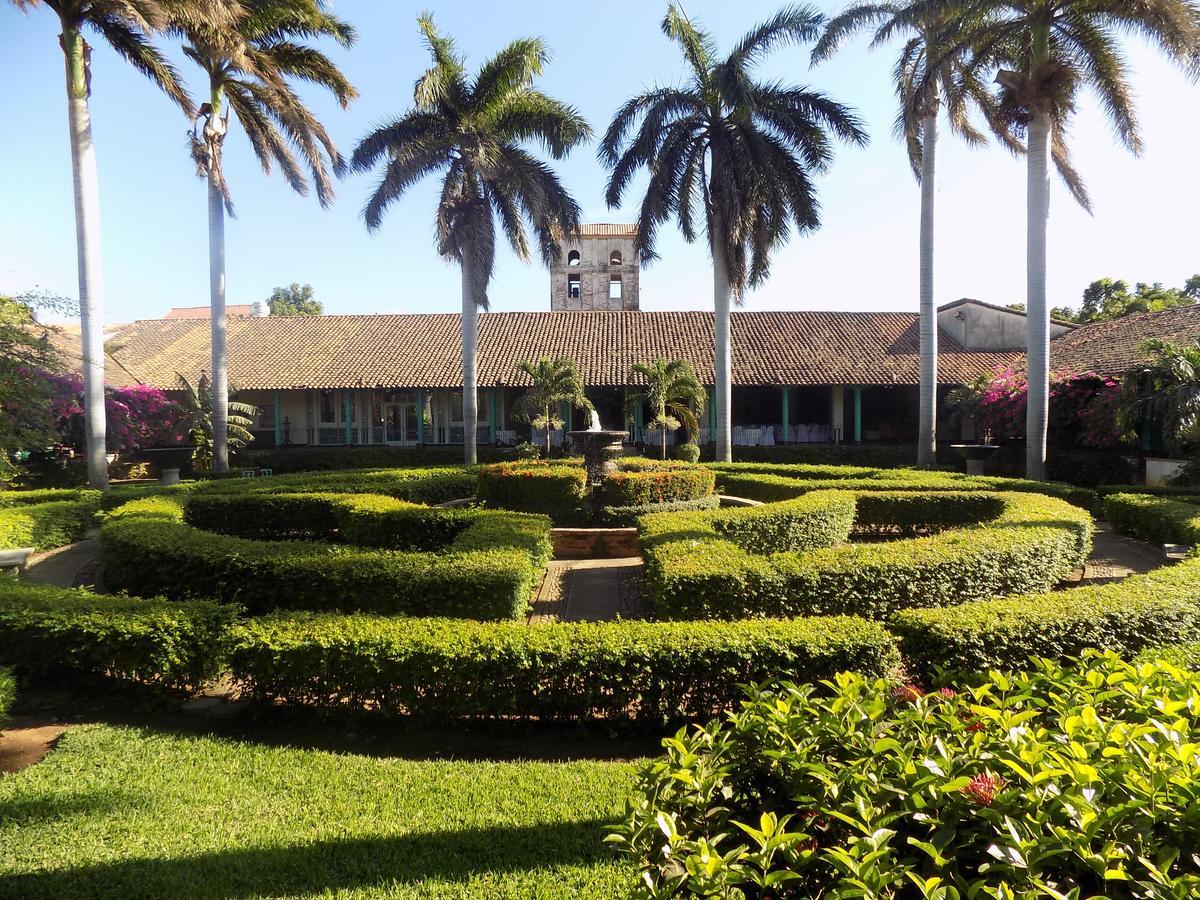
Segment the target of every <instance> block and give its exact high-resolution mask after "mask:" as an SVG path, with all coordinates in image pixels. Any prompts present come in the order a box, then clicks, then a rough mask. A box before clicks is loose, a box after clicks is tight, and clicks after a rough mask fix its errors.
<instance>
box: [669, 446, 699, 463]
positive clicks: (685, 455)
mask: <svg viewBox="0 0 1200 900" xmlns="http://www.w3.org/2000/svg"><path fill="white" fill-rule="evenodd" d="M671 458H672V459H677V460H679V461H680V462H687V463H698V462H700V445H699V444H693V443H692V442H691V441H688V442H687V443H684V444H679V445H677V446H676V447H674V448H673V449H672V450H671Z"/></svg>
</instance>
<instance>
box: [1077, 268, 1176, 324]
mask: <svg viewBox="0 0 1200 900" xmlns="http://www.w3.org/2000/svg"><path fill="white" fill-rule="evenodd" d="M1197 280H1198V276H1195V275H1193V276H1192V277H1191V278H1189V279H1188V282H1187V285H1185V286H1184V287H1183V288H1168V287H1163V285H1162V284H1161V283H1159V282H1155V283H1154V284H1145V283H1144V282H1140V281H1139V282H1138V283H1137V285H1136V287H1135V288H1134V289H1133V290H1132V291H1131V290H1130V289H1129V283H1128V282H1126V281H1122V280H1119V279H1118V280H1115V281H1114V280H1113V279H1112V278H1098V279H1097V280H1095V281H1093V282H1092V283H1091V284H1089V285H1088V286H1087V287H1086V288H1084V291H1083V305H1082V307H1080V310H1079V313H1078V315H1077V316H1072V317H1071V318H1068V319H1067V321H1069V322H1070V321H1075V322H1079V323H1081V324H1082V323H1084V322H1103V321H1106V320H1109V319H1119V318H1122V317H1124V316H1131V315H1134V314H1135V313H1147V312H1158V311H1159V310H1162V309H1173V308H1174V307H1176V306H1191V305H1193V304H1194V303H1195V302H1196V292H1195V289H1194V287H1193V285H1195V284H1196V283H1197Z"/></svg>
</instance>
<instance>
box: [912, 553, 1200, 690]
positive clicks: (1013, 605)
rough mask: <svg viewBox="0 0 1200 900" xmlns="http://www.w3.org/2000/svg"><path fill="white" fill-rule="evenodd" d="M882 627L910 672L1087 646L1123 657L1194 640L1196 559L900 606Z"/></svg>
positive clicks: (960, 668) (1071, 652)
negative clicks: (939, 603) (1033, 590)
mask: <svg viewBox="0 0 1200 900" xmlns="http://www.w3.org/2000/svg"><path fill="white" fill-rule="evenodd" d="M888 627H889V628H890V629H891V630H892V631H893V632H894V633H895V634H896V635H897V637H898V638H899V639H900V642H901V646H902V647H903V651H904V657H905V659H906V660H907V661H908V663H909V665H911V666H913V667H914V668H915V670H916V671H918V672H922V673H930V672H933V671H935V670H937V669H946V670H950V671H953V672H957V673H961V674H962V675H963V676H964V677H973V676H974V675H975V674H977V673H981V672H986V671H987V670H988V669H991V668H1003V669H1012V668H1018V667H1020V666H1021V665H1023V664H1024V662H1025V660H1026V659H1028V658H1029V657H1030V656H1031V655H1038V656H1047V657H1067V656H1075V655H1078V654H1079V653H1081V652H1083V651H1084V650H1086V649H1088V648H1102V649H1109V650H1115V651H1118V652H1121V653H1124V654H1131V653H1135V652H1137V651H1139V650H1141V649H1143V648H1145V647H1153V646H1156V645H1159V644H1169V643H1175V642H1178V641H1191V640H1200V562H1198V561H1192V560H1189V561H1187V562H1183V563H1180V564H1179V565H1176V566H1169V567H1167V568H1163V569H1156V570H1155V571H1153V572H1149V573H1147V574H1145V575H1130V576H1128V577H1126V578H1123V579H1121V580H1120V581H1118V582H1113V583H1110V584H1100V585H1087V586H1082V587H1075V588H1070V589H1068V590H1063V591H1055V592H1052V593H1049V594H1027V595H1021V596H1015V597H1005V598H1003V599H998V600H984V601H980V602H974V603H963V604H960V605H958V606H954V607H952V608H947V609H909V610H904V611H901V612H898V613H897V614H896V615H894V616H893V617H892V618H891V620H890V621H889V623H888Z"/></svg>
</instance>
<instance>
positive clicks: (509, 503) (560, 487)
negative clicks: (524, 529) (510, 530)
mask: <svg viewBox="0 0 1200 900" xmlns="http://www.w3.org/2000/svg"><path fill="white" fill-rule="evenodd" d="M477 496H478V497H479V499H480V500H482V501H483V502H484V503H486V504H487V505H488V506H495V507H499V508H500V509H516V510H524V511H526V512H535V513H543V514H545V515H548V516H551V517H553V518H554V520H555V521H556V522H558V521H570V520H579V519H581V518H584V517H585V516H586V513H585V511H584V509H583V503H584V500H585V498H586V497H587V473H586V472H585V471H584V469H583V466H581V465H573V464H571V463H565V462H554V463H551V462H539V461H537V460H527V461H523V462H513V463H498V464H496V465H491V466H482V467H481V468H480V469H479V476H478V487H477Z"/></svg>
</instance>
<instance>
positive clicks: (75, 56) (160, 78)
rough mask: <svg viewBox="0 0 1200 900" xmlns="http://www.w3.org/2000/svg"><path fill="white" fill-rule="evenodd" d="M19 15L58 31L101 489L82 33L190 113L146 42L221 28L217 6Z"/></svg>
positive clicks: (128, 5) (104, 467) (94, 467)
mask: <svg viewBox="0 0 1200 900" xmlns="http://www.w3.org/2000/svg"><path fill="white" fill-rule="evenodd" d="M12 2H13V3H14V4H15V5H16V7H17V8H18V9H21V10H29V9H33V8H35V7H39V6H45V7H46V8H47V9H49V10H50V11H51V12H53V13H54V14H55V15H56V16H58V20H59V22H60V24H61V26H62V33H61V34H60V35H59V39H58V42H59V45H60V46H61V47H62V52H63V55H64V57H65V58H66V72H67V120H68V124H69V126H70V135H71V176H72V180H73V181H74V184H75V244H76V251H77V253H76V258H77V262H78V267H79V321H80V325H81V330H82V334H83V353H82V356H83V386H84V387H83V390H84V417H85V422H86V426H85V430H86V439H87V462H88V483H89V484H90V485H91V486H92V487H94V488H100V489H102V490H103V489H106V488H107V487H108V461H107V457H106V448H105V443H104V430H105V422H104V292H103V286H102V284H101V278H100V195H99V190H98V188H97V181H96V150H95V146H94V144H93V143H92V117H91V110H90V108H89V105H88V98H89V97H90V96H91V93H92V69H91V59H92V47H91V45H90V44H89V43H88V42H87V40H86V39H85V38H84V33H85V32H92V33H94V34H98V35H99V36H100V38H101V40H103V41H104V42H105V43H107V44H108V45H109V46H110V47H111V48H112V49H113V50H115V51H116V52H117V54H118V55H119V56H121V57H122V58H123V59H124V60H125V61H126V62H128V63H129V64H130V65H132V66H133V67H134V68H135V69H137V70H138V71H139V72H141V73H142V74H143V75H145V76H146V77H147V78H149V79H150V81H151V82H153V83H154V84H155V85H156V86H157V87H158V88H160V89H161V90H162V91H163V92H164V93H165V94H166V95H167V96H168V97H170V98H171V99H172V100H173V101H175V103H177V104H179V106H180V107H181V108H182V109H183V110H184V112H185V113H187V114H188V115H191V113H192V110H193V107H192V102H191V100H190V99H189V97H188V95H187V91H185V90H184V87H183V83H182V82H181V81H180V79H179V75H178V74H177V73H176V71H175V69H174V68H173V67H172V66H171V65H170V63H168V62H167V61H166V59H165V58H164V57H163V55H162V54H161V53H160V52H159V51H158V50H157V49H156V48H155V47H154V45H153V44H152V43H151V42H150V39H151V37H152V36H153V35H154V34H156V33H159V32H162V31H164V30H166V29H167V28H168V27H169V26H170V25H171V24H172V22H191V23H199V22H207V23H209V24H211V25H212V27H216V28H219V27H222V26H227V25H228V24H229V23H230V21H231V18H230V10H229V8H228V7H227V6H226V4H225V3H224V2H222V0H197V2H193V3H188V2H183V0H174V2H172V0H12Z"/></svg>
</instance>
